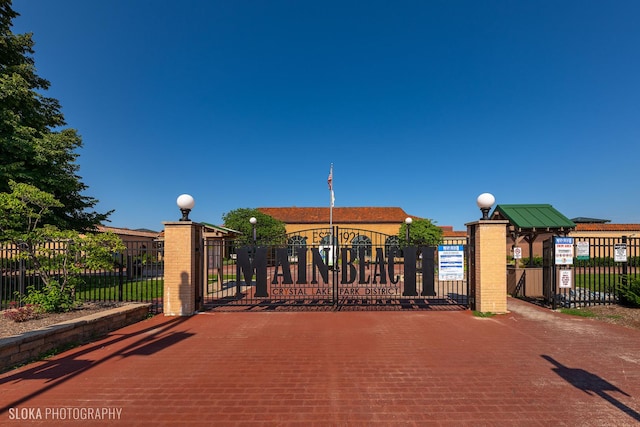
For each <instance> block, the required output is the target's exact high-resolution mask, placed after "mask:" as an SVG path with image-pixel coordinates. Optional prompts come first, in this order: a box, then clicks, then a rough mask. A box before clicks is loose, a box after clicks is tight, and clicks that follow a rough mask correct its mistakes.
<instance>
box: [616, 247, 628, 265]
mask: <svg viewBox="0 0 640 427" xmlns="http://www.w3.org/2000/svg"><path fill="white" fill-rule="evenodd" d="M613 254H614V255H613V260H614V261H615V262H627V244H626V243H616V244H615V245H613Z"/></svg>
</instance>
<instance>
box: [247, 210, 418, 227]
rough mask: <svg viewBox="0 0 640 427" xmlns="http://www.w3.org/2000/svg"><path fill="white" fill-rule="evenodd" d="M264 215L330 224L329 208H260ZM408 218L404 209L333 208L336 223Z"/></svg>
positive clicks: (292, 221)
mask: <svg viewBox="0 0 640 427" xmlns="http://www.w3.org/2000/svg"><path fill="white" fill-rule="evenodd" d="M258 210H259V211H260V212H262V213H263V214H266V215H269V216H272V217H273V218H275V219H278V220H280V221H282V222H284V223H287V224H328V223H329V208H328V207H326V208H298V207H290V208H258ZM408 216H410V217H411V218H414V219H419V217H417V216H413V215H408V214H407V213H406V212H405V211H404V210H403V209H402V208H397V207H385V208H375V207H351V208H346V207H340V208H333V222H334V223H343V224H345V223H349V224H354V223H360V224H371V223H378V224H380V223H397V224H401V223H402V222H403V221H404V220H405V219H406V218H407V217H408Z"/></svg>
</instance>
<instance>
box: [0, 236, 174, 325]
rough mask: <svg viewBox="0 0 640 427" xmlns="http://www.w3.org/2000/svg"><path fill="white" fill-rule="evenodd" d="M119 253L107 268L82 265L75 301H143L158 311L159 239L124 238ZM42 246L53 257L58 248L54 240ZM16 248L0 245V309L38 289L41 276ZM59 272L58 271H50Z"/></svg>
mask: <svg viewBox="0 0 640 427" xmlns="http://www.w3.org/2000/svg"><path fill="white" fill-rule="evenodd" d="M124 244H125V246H126V249H125V250H124V251H123V252H122V253H116V254H114V255H113V266H112V268H110V269H103V270H91V269H88V268H82V270H81V272H80V274H79V275H78V278H79V283H78V284H77V285H76V287H75V292H74V294H75V299H76V301H78V302H147V303H151V304H152V307H151V311H152V313H159V312H161V311H162V293H163V287H164V257H163V253H164V251H163V247H162V243H161V242H150V241H127V242H124ZM42 249H45V250H46V253H47V256H50V257H55V256H56V252H57V251H62V250H63V248H62V246H61V245H57V244H56V242H49V243H47V244H46V245H45V246H44V247H43V248H42ZM19 252H20V248H17V247H14V246H2V247H0V309H2V310H4V309H7V308H8V307H9V306H10V305H11V303H12V302H13V303H16V304H18V305H20V304H21V303H22V300H21V295H25V294H26V293H27V292H29V289H30V288H31V287H33V288H34V289H42V285H43V283H42V279H41V278H40V277H39V275H38V273H37V272H36V270H35V269H34V266H33V265H32V264H31V263H30V262H29V261H28V260H26V259H24V258H22V257H20V256H19ZM74 262H75V263H76V265H77V266H82V265H83V260H82V256H80V257H79V258H78V259H75V260H74ZM50 273H51V274H52V275H53V276H55V275H60V274H61V271H50Z"/></svg>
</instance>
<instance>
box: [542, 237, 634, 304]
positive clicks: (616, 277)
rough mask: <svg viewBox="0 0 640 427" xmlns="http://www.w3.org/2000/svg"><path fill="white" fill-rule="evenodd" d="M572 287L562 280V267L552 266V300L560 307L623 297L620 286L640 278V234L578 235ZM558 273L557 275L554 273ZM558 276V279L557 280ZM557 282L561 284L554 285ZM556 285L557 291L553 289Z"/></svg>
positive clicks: (608, 300) (549, 279)
mask: <svg viewBox="0 0 640 427" xmlns="http://www.w3.org/2000/svg"><path fill="white" fill-rule="evenodd" d="M574 245H575V257H574V260H573V266H572V268H571V270H572V271H571V277H572V283H571V287H567V288H562V287H561V286H560V284H559V283H558V275H559V269H557V268H553V269H551V265H550V264H549V265H547V266H546V267H545V268H546V269H547V270H548V272H547V273H546V274H547V280H546V282H547V283H549V285H546V286H547V288H548V289H546V292H550V294H548V296H547V300H548V302H550V303H552V304H553V305H554V306H560V307H583V306H590V305H600V304H612V303H617V302H618V301H619V296H620V289H621V287H622V286H626V285H627V284H628V283H629V282H630V281H632V280H640V239H639V238H637V237H627V236H622V237H576V238H575V239H574ZM554 276H555V277H554ZM554 279H555V280H554ZM553 284H557V285H556V286H555V287H554V288H551V286H553ZM553 289H555V291H554V290H553Z"/></svg>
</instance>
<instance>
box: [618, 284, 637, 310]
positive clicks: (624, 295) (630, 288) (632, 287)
mask: <svg viewBox="0 0 640 427" xmlns="http://www.w3.org/2000/svg"><path fill="white" fill-rule="evenodd" d="M620 302H621V303H623V304H625V305H628V306H631V307H640V279H633V280H631V281H625V282H623V283H622V284H621V285H620Z"/></svg>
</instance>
